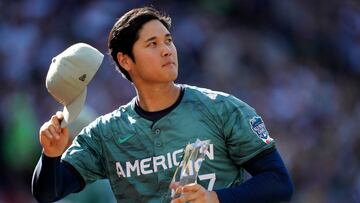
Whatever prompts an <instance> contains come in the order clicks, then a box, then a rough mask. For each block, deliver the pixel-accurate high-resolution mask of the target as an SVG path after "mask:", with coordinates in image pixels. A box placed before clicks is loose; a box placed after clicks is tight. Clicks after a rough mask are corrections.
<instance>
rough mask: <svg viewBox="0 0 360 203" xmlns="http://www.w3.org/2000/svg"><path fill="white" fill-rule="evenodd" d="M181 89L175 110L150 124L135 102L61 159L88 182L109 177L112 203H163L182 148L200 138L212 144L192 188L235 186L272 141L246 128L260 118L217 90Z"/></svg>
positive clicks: (95, 126)
mask: <svg viewBox="0 0 360 203" xmlns="http://www.w3.org/2000/svg"><path fill="white" fill-rule="evenodd" d="M183 86H184V88H185V93H184V97H183V99H182V101H181V102H180V104H179V105H178V106H177V107H176V108H175V109H174V110H173V111H171V112H170V113H169V114H168V115H166V116H164V117H163V118H161V119H160V120H158V121H157V122H156V123H154V124H153V123H152V122H151V121H149V120H146V119H144V118H142V117H141V116H139V115H138V114H137V113H136V112H135V111H134V105H135V99H133V100H132V101H131V102H130V103H128V104H127V105H124V106H121V107H120V108H119V109H117V110H115V111H113V112H112V113H109V114H107V115H104V116H101V117H99V118H98V119H97V120H95V121H94V122H93V123H91V124H90V125H89V126H88V127H87V128H85V129H84V130H83V131H82V132H81V133H80V135H79V136H77V138H76V140H75V142H74V143H73V145H72V146H71V147H70V148H69V149H68V150H67V152H66V153H65V154H64V155H63V160H65V161H67V162H69V163H70V164H72V165H73V166H74V167H75V168H76V169H77V170H78V171H79V172H80V174H81V175H82V176H83V178H84V180H85V181H86V182H87V183H90V182H93V181H95V180H97V179H103V178H108V179H109V180H110V184H111V186H112V189H113V192H114V194H115V197H116V198H117V200H118V201H121V200H126V202H168V200H169V199H167V198H169V195H170V193H169V189H168V186H169V183H170V181H171V179H172V176H173V173H174V172H175V169H176V166H177V165H178V164H179V162H180V160H181V156H182V152H183V149H184V147H185V145H186V144H188V143H193V142H195V141H196V139H198V138H199V139H200V140H211V145H210V149H209V153H208V154H207V156H206V159H205V161H204V162H203V164H202V166H201V169H200V172H199V177H198V183H199V184H201V185H202V186H204V187H205V188H207V189H209V190H214V189H220V188H225V187H231V186H233V185H237V184H240V183H242V182H243V181H244V178H243V174H244V170H243V169H242V168H241V164H243V163H245V162H246V161H247V160H249V159H251V158H252V157H254V156H255V155H256V154H258V153H260V152H261V151H263V150H265V149H268V148H270V147H272V146H273V145H274V144H275V143H274V141H273V140H272V139H271V138H270V137H268V139H267V140H265V139H260V137H259V135H258V134H257V133H256V132H257V131H255V130H254V126H255V125H254V126H253V128H252V127H251V126H252V125H251V122H250V120H251V119H253V118H259V117H258V115H257V114H256V112H255V110H254V109H253V108H251V107H250V106H249V105H247V104H246V103H244V102H242V101H241V100H239V99H237V98H235V97H233V96H231V95H228V94H225V93H222V92H215V91H211V90H208V89H203V88H198V87H193V86H188V85H183ZM261 124H263V123H261ZM261 129H262V130H264V129H263V128H260V130H261ZM266 133H267V132H266ZM266 141H268V144H267V143H266Z"/></svg>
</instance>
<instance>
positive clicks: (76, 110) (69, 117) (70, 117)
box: [61, 87, 87, 128]
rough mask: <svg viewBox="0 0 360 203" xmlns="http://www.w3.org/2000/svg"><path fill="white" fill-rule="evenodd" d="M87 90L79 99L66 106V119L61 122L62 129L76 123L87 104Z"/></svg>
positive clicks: (64, 111)
mask: <svg viewBox="0 0 360 203" xmlns="http://www.w3.org/2000/svg"><path fill="white" fill-rule="evenodd" d="M86 93H87V88H86V87H85V88H84V90H83V91H82V92H81V93H80V95H79V96H78V97H76V99H75V100H74V101H72V102H71V103H70V104H68V105H66V106H64V110H63V114H64V119H63V120H62V122H61V128H65V127H67V126H68V125H69V124H70V123H72V122H74V121H75V120H76V118H77V117H78V116H79V114H80V112H81V110H82V108H83V107H84V104H85V99H86Z"/></svg>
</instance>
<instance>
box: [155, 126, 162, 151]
mask: <svg viewBox="0 0 360 203" xmlns="http://www.w3.org/2000/svg"><path fill="white" fill-rule="evenodd" d="M160 133H161V130H160V129H159V128H156V129H155V130H154V134H155V135H160ZM154 141H155V142H154V144H155V146H156V147H161V145H162V143H161V142H160V141H159V139H158V138H155V140H154Z"/></svg>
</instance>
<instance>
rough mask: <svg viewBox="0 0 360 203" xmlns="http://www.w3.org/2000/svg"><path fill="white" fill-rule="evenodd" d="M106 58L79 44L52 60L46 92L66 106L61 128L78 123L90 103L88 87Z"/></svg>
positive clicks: (90, 47) (86, 45) (88, 46)
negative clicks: (79, 117)
mask: <svg viewBox="0 0 360 203" xmlns="http://www.w3.org/2000/svg"><path fill="white" fill-rule="evenodd" d="M103 58H104V55H103V54H102V53H101V52H100V51H98V50H97V49H95V48H94V47H92V46H90V45H88V44H85V43H77V44H74V45H72V46H70V47H69V48H67V49H66V50H65V51H63V52H61V53H60V54H59V55H57V56H55V57H54V58H53V59H52V63H51V65H50V68H49V71H48V73H47V76H46V88H47V90H48V92H49V93H50V94H51V95H52V96H53V97H54V98H55V100H56V101H58V102H59V103H61V104H62V105H64V110H63V114H64V119H63V121H62V122H61V127H62V128H64V127H66V126H67V125H68V124H69V123H72V122H73V121H75V119H76V118H77V117H78V115H79V114H80V112H81V110H82V108H83V106H84V104H85V99H86V92H87V85H88V84H89V82H90V81H91V80H92V78H93V77H94V75H95V73H96V72H97V70H98V69H99V67H100V65H101V63H102V61H103Z"/></svg>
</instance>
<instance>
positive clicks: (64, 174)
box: [31, 154, 82, 202]
mask: <svg viewBox="0 0 360 203" xmlns="http://www.w3.org/2000/svg"><path fill="white" fill-rule="evenodd" d="M78 180H79V178H78V177H77V175H76V174H74V172H73V171H71V170H70V169H69V168H68V167H67V166H66V165H65V164H64V163H62V162H61V161H60V157H56V158H50V157H46V156H45V155H44V154H43V155H42V156H41V158H40V160H39V162H38V163H37V165H36V168H35V170H34V174H33V178H32V185H31V186H32V188H31V189H32V193H33V195H34V197H35V199H36V200H37V201H39V202H53V201H56V200H59V199H61V198H63V197H65V196H66V195H68V194H69V193H72V192H76V191H78V190H80V189H82V185H81V182H80V181H78Z"/></svg>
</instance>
